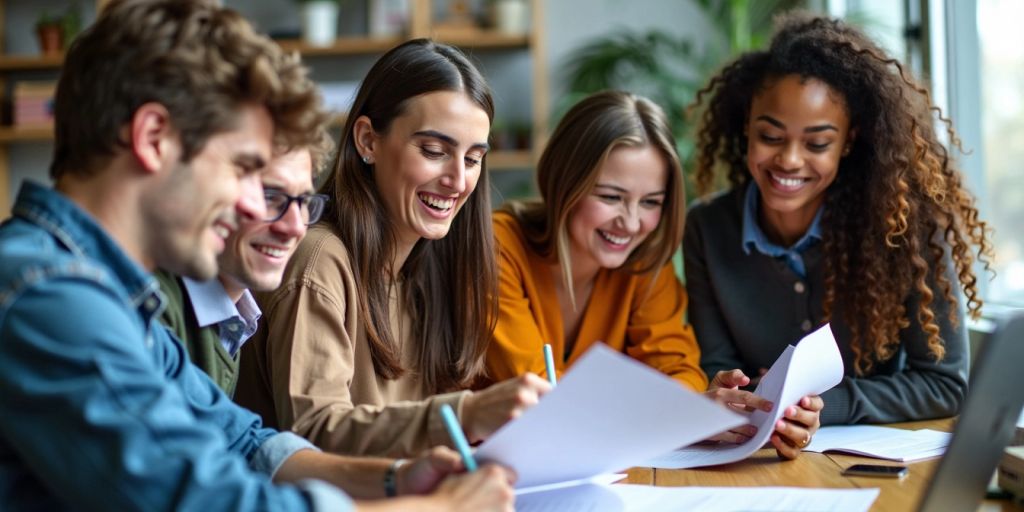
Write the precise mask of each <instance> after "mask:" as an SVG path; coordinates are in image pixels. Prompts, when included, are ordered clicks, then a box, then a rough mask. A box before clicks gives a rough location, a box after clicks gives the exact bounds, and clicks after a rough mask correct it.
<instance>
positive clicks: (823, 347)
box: [644, 324, 844, 469]
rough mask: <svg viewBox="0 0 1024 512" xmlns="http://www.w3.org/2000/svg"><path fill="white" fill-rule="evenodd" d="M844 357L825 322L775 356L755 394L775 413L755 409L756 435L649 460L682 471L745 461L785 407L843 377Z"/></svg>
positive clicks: (752, 419)
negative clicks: (747, 438)
mask: <svg viewBox="0 0 1024 512" xmlns="http://www.w3.org/2000/svg"><path fill="white" fill-rule="evenodd" d="M843 371H844V370H843V358H842V356H841V355H840V354H839V347H837V346H836V339H835V337H834V336H833V335H832V329H831V328H830V327H829V325H828V324H825V325H824V326H822V327H821V328H819V329H818V330H816V331H814V332H812V333H810V334H808V335H807V336H805V337H804V338H803V339H802V340H800V342H799V343H798V344H797V345H796V346H795V347H794V346H793V345H790V346H788V347H786V350H784V351H783V352H782V355H780V356H779V358H778V359H776V360H775V363H774V364H772V367H771V368H769V369H768V373H766V374H764V376H763V377H761V382H760V383H759V384H758V385H757V389H755V390H754V393H755V394H757V395H758V396H761V397H763V398H767V399H768V400H771V402H772V403H774V404H775V407H774V408H772V410H771V412H764V411H761V410H757V411H754V412H752V413H751V414H750V416H749V423H750V424H752V425H754V426H756V427H757V434H755V435H754V437H752V438H750V439H749V440H748V441H747V442H745V443H743V444H738V445H737V444H726V443H719V444H707V445H695V446H688V447H686V448H682V449H679V450H675V451H672V452H668V453H665V454H662V455H660V456H658V457H656V458H653V459H649V460H648V461H647V463H646V464H644V465H647V466H651V467H654V468H663V469H683V468H696V467H700V466H714V465H717V464H728V463H730V462H736V461H738V460H743V459H745V458H747V457H749V456H750V454H752V453H754V452H756V451H757V450H759V449H760V448H761V447H762V446H764V444H765V442H767V441H768V439H769V438H770V437H771V435H772V432H773V431H774V430H775V428H774V425H775V422H776V421H778V420H779V418H781V417H782V414H783V413H784V412H785V410H786V408H787V407H789V406H791V405H794V404H796V403H797V402H799V401H800V399H801V398H803V397H804V396H806V395H820V394H821V393H824V392H825V391H828V390H829V389H831V388H832V386H835V385H836V384H839V382H840V381H842V380H843Z"/></svg>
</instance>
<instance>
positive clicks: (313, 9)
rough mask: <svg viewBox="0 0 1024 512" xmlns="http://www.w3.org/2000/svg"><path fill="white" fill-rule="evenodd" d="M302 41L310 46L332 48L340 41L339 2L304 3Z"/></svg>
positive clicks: (329, 0) (315, 0) (328, 0)
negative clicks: (337, 40)
mask: <svg viewBox="0 0 1024 512" xmlns="http://www.w3.org/2000/svg"><path fill="white" fill-rule="evenodd" d="M302 39H304V40H305V41H306V44H308V45H310V46H331V45H333V44H334V41H335V40H336V39H338V2H336V1H335V0H312V1H307V2H303V3H302Z"/></svg>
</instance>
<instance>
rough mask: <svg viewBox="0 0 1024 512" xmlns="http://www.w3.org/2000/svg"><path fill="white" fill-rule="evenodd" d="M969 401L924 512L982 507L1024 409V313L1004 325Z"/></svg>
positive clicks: (985, 355) (988, 346) (988, 347)
mask: <svg viewBox="0 0 1024 512" xmlns="http://www.w3.org/2000/svg"><path fill="white" fill-rule="evenodd" d="M967 389H968V390H969V391H968V393H967V400H966V401H965V402H964V405H963V407H962V408H961V409H960V417H959V420H958V421H957V424H956V430H954V431H953V439H952V441H951V442H950V443H949V448H947V450H946V455H945V456H944V457H943V458H942V461H941V462H940V463H939V467H938V469H937V470H936V471H935V474H934V475H933V477H932V481H931V482H930V483H929V485H928V489H927V491H926V492H925V494H924V497H923V499H922V500H921V502H920V505H919V507H918V511H919V512H940V511H941V512H946V511H949V510H977V508H978V504H979V503H980V502H981V500H982V498H983V497H984V495H985V490H986V488H987V487H988V483H989V480H990V479H991V477H992V472H993V471H995V469H996V465H997V464H998V463H999V460H1000V459H1001V458H1002V456H1003V450H1004V449H1005V448H1006V446H1007V444H1009V442H1010V439H1011V438H1012V437H1013V433H1014V429H1015V428H1016V425H1017V418H1018V417H1019V416H1020V413H1021V408H1022V407H1024V312H1019V313H1015V314H1013V315H1012V316H1010V317H1009V318H1008V319H1007V320H1005V321H1003V322H1002V323H1000V324H999V325H998V326H997V327H996V330H995V331H994V332H992V333H991V334H990V335H989V336H988V337H987V339H986V340H985V342H984V345H982V347H981V350H980V355H979V356H978V360H977V362H975V364H974V366H973V368H972V369H971V378H970V383H969V386H968V388H967Z"/></svg>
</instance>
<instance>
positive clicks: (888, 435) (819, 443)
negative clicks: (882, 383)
mask: <svg viewBox="0 0 1024 512" xmlns="http://www.w3.org/2000/svg"><path fill="white" fill-rule="evenodd" d="M952 438H953V434H951V433H949V432H939V431H937V430H929V429H921V430H904V429H899V428H890V427H878V426H874V425H850V426H835V427H822V428H820V429H818V433H817V434H815V435H814V439H812V440H811V444H809V445H808V446H807V448H804V451H806V452H818V453H822V452H825V451H828V450H831V451H838V452H845V453H852V454H855V455H864V456H866V457H874V458H876V459H886V460H894V461H897V462H913V461H915V460H921V459H927V458H930V457H937V456H939V455H942V454H943V453H946V447H947V446H949V442H950V440H952Z"/></svg>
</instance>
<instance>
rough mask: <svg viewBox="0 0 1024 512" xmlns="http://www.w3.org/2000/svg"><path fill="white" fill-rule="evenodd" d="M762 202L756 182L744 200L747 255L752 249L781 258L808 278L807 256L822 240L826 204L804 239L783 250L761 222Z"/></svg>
mask: <svg viewBox="0 0 1024 512" xmlns="http://www.w3.org/2000/svg"><path fill="white" fill-rule="evenodd" d="M760 200H761V194H760V192H759V190H758V188H757V184H756V183H754V181H753V180H751V181H750V184H749V185H747V192H746V197H744V199H743V252H745V253H747V254H748V255H749V254H750V251H751V250H756V251H757V252H759V253H761V254H764V255H765V256H771V257H773V258H780V259H782V260H783V261H785V262H786V265H788V266H789V268H790V269H791V270H792V271H793V272H795V273H796V275H798V276H800V277H807V265H806V264H805V263H804V257H803V253H804V251H806V250H807V249H808V248H810V247H811V246H813V245H814V244H816V243H818V242H820V241H821V212H822V211H824V210H825V207H824V205H822V206H821V207H819V208H818V211H817V212H816V213H815V214H814V219H812V220H811V225H810V227H809V228H807V232H806V233H804V236H802V237H800V240H797V241H796V243H795V244H793V245H792V246H791V247H788V248H787V247H782V246H781V245H778V244H776V243H774V242H772V241H771V240H769V239H768V236H767V235H765V233H764V230H762V229H761V226H760V225H759V224H758V223H757V207H758V204H759V202H760Z"/></svg>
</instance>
